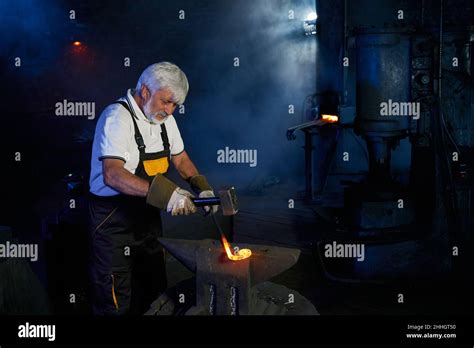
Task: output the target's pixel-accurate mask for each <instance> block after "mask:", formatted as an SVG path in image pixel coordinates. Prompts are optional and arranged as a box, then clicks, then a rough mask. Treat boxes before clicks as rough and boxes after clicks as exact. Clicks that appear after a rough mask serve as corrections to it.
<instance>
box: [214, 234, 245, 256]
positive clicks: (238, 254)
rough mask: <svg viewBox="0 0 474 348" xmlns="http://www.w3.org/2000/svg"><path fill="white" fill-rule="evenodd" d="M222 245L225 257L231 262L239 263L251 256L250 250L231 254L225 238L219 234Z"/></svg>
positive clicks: (241, 250)
mask: <svg viewBox="0 0 474 348" xmlns="http://www.w3.org/2000/svg"><path fill="white" fill-rule="evenodd" d="M221 239H222V244H223V245H224V249H225V252H226V253H227V257H228V258H229V259H230V260H232V261H240V260H243V259H246V258H248V257H250V255H252V250H250V249H240V250H238V251H237V252H236V253H235V254H234V253H232V250H231V249H232V247H231V245H230V244H229V242H228V241H227V238H226V237H225V236H224V235H223V234H221Z"/></svg>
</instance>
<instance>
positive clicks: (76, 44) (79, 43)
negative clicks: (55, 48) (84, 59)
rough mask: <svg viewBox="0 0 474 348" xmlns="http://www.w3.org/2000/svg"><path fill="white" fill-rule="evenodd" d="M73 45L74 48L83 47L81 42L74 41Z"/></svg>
mask: <svg viewBox="0 0 474 348" xmlns="http://www.w3.org/2000/svg"><path fill="white" fill-rule="evenodd" d="M72 44H73V45H74V46H81V45H82V43H81V42H80V41H74V42H73V43H72Z"/></svg>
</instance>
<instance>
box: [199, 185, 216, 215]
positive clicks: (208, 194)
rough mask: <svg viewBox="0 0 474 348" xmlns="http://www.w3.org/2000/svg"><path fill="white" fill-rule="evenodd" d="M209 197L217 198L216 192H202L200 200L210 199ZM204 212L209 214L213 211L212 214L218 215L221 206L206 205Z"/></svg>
mask: <svg viewBox="0 0 474 348" xmlns="http://www.w3.org/2000/svg"><path fill="white" fill-rule="evenodd" d="M209 197H215V195H214V191H212V190H205V191H202V192H201V193H200V194H199V198H209ZM203 209H204V211H205V212H206V214H207V213H209V212H210V211H211V209H212V213H213V214H215V213H217V211H218V210H219V206H218V205H211V206H209V205H206V206H204V207H203Z"/></svg>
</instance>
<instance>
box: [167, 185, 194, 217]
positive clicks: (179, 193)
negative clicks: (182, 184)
mask: <svg viewBox="0 0 474 348" xmlns="http://www.w3.org/2000/svg"><path fill="white" fill-rule="evenodd" d="M193 197H194V196H193V195H192V194H191V193H190V192H189V191H186V190H183V189H182V188H179V187H178V188H176V189H175V190H174V191H173V194H172V195H171V198H170V200H169V202H168V206H167V208H166V211H167V212H168V213H171V215H172V216H175V215H188V214H192V213H195V212H196V206H195V205H194V203H193V201H192V200H191V198H193Z"/></svg>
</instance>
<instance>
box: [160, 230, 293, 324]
mask: <svg viewBox="0 0 474 348" xmlns="http://www.w3.org/2000/svg"><path fill="white" fill-rule="evenodd" d="M159 241H160V243H161V244H162V245H163V247H164V248H165V249H166V250H167V251H168V252H169V253H170V254H171V255H173V256H174V257H175V258H176V259H177V260H178V261H180V262H181V263H182V264H183V265H184V266H186V267H187V268H188V269H189V270H190V271H191V272H194V273H195V274H196V308H198V309H199V311H200V312H203V314H207V315H237V314H239V315H246V314H249V313H250V311H251V304H252V303H254V299H252V298H250V297H251V296H250V294H251V292H250V289H251V287H252V286H254V285H257V284H259V283H261V282H264V281H265V280H268V279H270V278H272V277H274V276H276V275H278V274H280V273H281V272H283V271H285V270H287V269H288V268H290V267H291V266H293V265H294V264H295V263H296V262H297V261H298V258H299V256H300V253H301V251H300V250H298V249H290V248H281V247H275V246H269V245H256V244H244V243H242V244H239V245H238V246H239V247H240V248H247V249H251V250H252V255H251V256H250V257H249V258H247V259H244V260H240V261H232V260H230V259H229V258H228V257H227V254H226V253H225V251H224V248H223V246H222V245H221V243H220V241H218V240H212V239H204V240H184V239H170V238H160V239H159Z"/></svg>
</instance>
